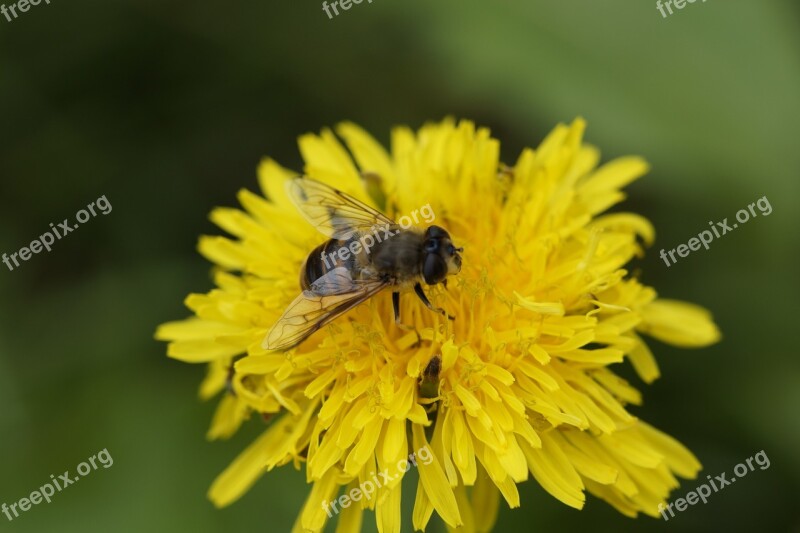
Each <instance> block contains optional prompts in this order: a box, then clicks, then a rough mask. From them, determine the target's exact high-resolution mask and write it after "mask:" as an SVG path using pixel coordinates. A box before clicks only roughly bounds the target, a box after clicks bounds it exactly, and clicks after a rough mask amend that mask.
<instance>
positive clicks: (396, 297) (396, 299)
mask: <svg viewBox="0 0 800 533" xmlns="http://www.w3.org/2000/svg"><path fill="white" fill-rule="evenodd" d="M392 308H393V309H394V323H395V324H396V325H397V327H398V328H400V329H402V330H403V331H413V332H414V333H416V334H417V342H416V344H415V346H419V345H420V344H422V337H421V336H420V334H419V331H417V328H415V327H413V326H407V325H405V324H402V323H401V322H400V293H399V292H397V291H395V292H393V293H392Z"/></svg>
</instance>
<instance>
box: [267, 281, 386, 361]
mask: <svg viewBox="0 0 800 533" xmlns="http://www.w3.org/2000/svg"><path fill="white" fill-rule="evenodd" d="M386 285H387V283H386V282H385V281H382V280H354V279H353V278H352V276H351V275H350V272H349V271H348V270H347V269H346V268H344V267H339V268H335V269H333V270H331V271H330V272H328V273H327V274H325V275H324V276H322V277H321V278H319V279H318V280H317V281H315V282H314V283H312V284H311V287H310V288H309V289H308V290H305V291H303V292H302V293H301V294H300V295H299V296H298V297H297V298H295V299H294V301H293V302H292V303H291V304H289V307H287V308H286V311H284V312H283V315H281V317H280V318H279V319H278V321H277V322H276V323H275V325H274V326H272V329H270V331H269V333H267V336H266V337H264V342H263V343H262V344H261V346H262V347H263V348H265V349H267V350H288V349H289V348H292V347H294V346H297V345H298V344H300V343H301V342H303V341H304V340H305V339H306V338H307V337H308V336H309V335H311V334H312V333H314V332H315V331H317V330H318V329H320V328H321V327H322V326H324V325H325V324H327V323H329V322H330V321H332V320H333V319H335V318H336V317H338V316H340V315H341V314H343V313H345V312H347V311H348V310H350V309H352V308H353V307H355V306H357V305H358V304H360V303H361V302H363V301H365V300H367V299H368V298H370V297H371V296H373V295H375V294H376V293H378V292H379V291H380V290H381V289H383V288H384V287H386Z"/></svg>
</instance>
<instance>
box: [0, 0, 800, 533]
mask: <svg viewBox="0 0 800 533" xmlns="http://www.w3.org/2000/svg"><path fill="white" fill-rule="evenodd" d="M6 3H8V1H6ZM290 6H291V7H290ZM798 30H800V9H798V6H797V4H796V3H795V2H790V1H788V0H787V1H772V0H771V1H759V2H754V1H750V2H744V1H735V0H725V1H724V2H722V1H716V0H712V1H709V2H706V3H701V2H697V3H694V4H688V5H687V6H686V7H685V8H684V9H683V10H682V11H678V12H676V13H675V14H674V15H672V16H671V17H669V18H666V19H664V18H662V17H661V15H660V14H659V12H658V11H657V9H656V7H655V2H654V1H638V2H633V1H630V0H629V1H625V2H623V1H621V0H607V1H603V2H597V1H596V0H585V1H561V2H555V1H552V0H551V1H544V0H542V1H522V0H516V1H511V0H501V1H498V2H489V1H488V0H482V1H478V0H461V1H455V0H446V1H439V2H430V1H428V2H425V1H422V0H403V1H402V2H400V1H399V0H374V1H373V3H372V4H368V3H366V2H364V3H362V4H361V5H355V6H353V8H352V9H350V10H349V11H347V12H343V13H342V14H341V15H339V16H338V17H336V18H334V19H333V20H329V19H328V17H327V16H326V15H325V14H324V13H323V12H322V10H321V3H320V2H317V1H306V2H288V1H284V2H269V3H268V2H264V1H260V2H256V1H234V2H225V3H223V2H189V1H166V0H158V1H156V0H139V1H136V2H134V1H108V0H104V1H102V2H101V1H99V0H96V1H77V0H71V1H69V2H65V1H61V0H52V2H51V4H50V5H46V4H44V3H42V4H40V5H39V6H37V7H32V8H31V9H30V11H28V12H27V13H25V14H23V15H21V16H20V17H19V18H18V19H17V20H14V21H13V22H11V23H9V22H6V20H5V19H4V18H0V124H1V125H2V127H0V253H2V252H5V253H13V252H15V251H17V250H18V249H19V248H21V247H22V246H25V245H27V244H28V243H29V242H30V241H31V240H32V239H33V238H35V237H36V236H38V235H40V234H41V233H43V232H44V231H46V230H47V229H48V225H49V223H50V222H55V223H57V222H58V221H60V220H62V219H63V218H65V217H72V216H73V215H74V213H75V212H76V211H77V210H78V209H80V208H82V207H83V206H85V205H86V204H88V203H89V202H91V201H93V200H94V199H96V198H97V197H99V196H101V195H106V196H107V198H108V200H109V201H110V202H111V204H112V205H113V211H112V212H111V213H110V214H109V215H107V216H99V217H97V218H95V219H93V220H92V221H91V222H89V223H87V224H86V225H85V226H83V227H81V228H80V229H79V230H78V231H76V232H73V233H72V234H70V235H69V237H68V238H65V239H64V240H62V241H59V242H57V243H56V245H55V246H54V248H53V250H52V251H51V252H50V253H46V254H45V253H42V254H39V255H36V256H34V257H33V258H32V259H31V260H29V261H28V262H27V263H24V264H23V265H22V266H21V267H19V268H18V269H16V270H14V271H13V272H10V271H8V270H7V269H6V267H5V266H4V265H2V264H0V503H2V502H6V503H11V502H13V501H16V500H18V499H19V498H22V497H25V496H26V495H28V494H29V493H30V492H31V491H32V490H34V489H36V488H37V487H39V486H40V485H42V484H43V483H45V482H47V480H48V479H49V476H50V474H56V475H58V474H59V473H61V472H63V471H64V470H67V469H70V470H73V471H74V469H75V467H76V465H77V464H78V463H79V462H80V461H82V460H84V459H85V458H87V457H89V456H91V455H93V454H94V453H96V452H98V451H99V450H102V449H103V448H107V449H108V450H109V452H110V454H111V455H112V457H113V458H114V465H113V466H112V467H111V468H109V469H107V470H106V469H100V470H98V471H97V472H94V473H92V474H90V475H89V476H88V477H86V478H85V479H83V480H81V482H80V483H79V484H77V485H73V486H71V487H69V490H66V491H65V492H63V493H60V494H58V495H56V497H55V498H54V499H53V502H52V503H50V504H49V505H46V504H40V505H38V506H36V507H34V508H33V509H32V510H30V511H28V512H27V513H25V514H24V515H22V516H21V517H20V518H18V519H16V520H15V521H13V522H8V521H7V520H6V519H5V518H4V516H3V515H0V531H19V532H33V531H35V532H39V531H67V532H73V531H74V532H77V531H80V532H94V531H97V532H105V531H125V532H128V531H130V532H138V531H159V532H161V531H164V532H172V531H189V532H206V531H209V532H210V531H223V530H224V531H281V532H282V531H288V529H289V527H290V525H291V524H292V523H293V521H294V519H295V517H296V515H297V513H298V511H299V509H300V507H301V504H302V501H303V499H304V497H305V495H306V493H307V487H306V486H305V483H304V479H303V476H301V475H300V474H299V473H297V472H295V471H294V470H293V469H291V467H286V468H283V469H281V470H279V471H277V472H273V473H272V474H270V475H268V476H266V477H265V478H263V479H262V480H261V481H260V482H259V483H258V484H257V485H256V486H255V487H254V488H253V489H252V490H251V491H250V492H249V493H248V494H247V495H246V496H245V497H244V498H243V499H242V500H240V501H239V502H237V503H236V504H234V505H233V506H231V507H229V508H226V509H224V510H221V511H218V510H215V509H214V508H213V506H212V505H211V504H210V503H209V502H208V501H207V499H206V497H205V493H206V490H207V488H208V486H209V484H210V483H211V481H212V480H213V479H214V477H215V476H216V474H217V473H218V472H220V471H221V470H222V469H223V468H224V467H225V466H226V465H227V464H228V463H229V462H230V461H231V460H232V459H233V458H234V457H235V456H236V455H237V454H238V453H239V451H241V450H242V449H243V448H244V447H245V446H246V445H247V444H248V443H249V442H250V441H251V439H252V438H253V437H254V436H255V435H257V434H258V433H259V432H260V431H261V429H262V427H263V424H262V423H261V422H260V421H259V420H257V419H255V418H254V419H253V420H252V421H251V423H250V424H248V426H247V427H246V428H245V429H244V430H243V431H241V432H240V433H239V434H237V435H236V436H235V437H234V438H233V439H231V440H230V441H226V442H217V443H209V442H207V441H206V440H205V438H204V435H205V431H206V428H207V426H208V423H209V421H210V416H211V414H212V412H213V408H214V405H215V402H212V403H201V402H199V401H198V400H197V395H196V390H197V386H198V383H199V381H200V380H201V378H202V376H203V375H204V368H203V367H202V366H190V365H186V364H182V363H179V362H176V361H172V360H169V359H167V357H166V356H165V345H163V344H162V343H158V342H156V341H154V340H153V339H152V335H153V332H154V329H155V327H156V325H157V324H159V323H161V322H163V321H167V320H173V319H179V318H182V317H184V316H186V315H187V311H186V310H185V309H184V307H183V305H182V300H183V298H184V296H185V295H186V294H188V293H189V292H204V291H206V290H208V289H209V288H210V287H211V282H210V278H209V265H208V264H207V263H206V262H205V261H204V260H203V259H202V258H201V257H200V256H199V255H198V254H197V253H196V252H195V244H196V240H197V237H198V235H199V234H201V233H212V234H213V233H216V232H217V230H216V229H215V228H214V227H213V226H212V225H211V223H210V222H208V219H207V214H208V212H209V211H210V209H211V208H212V207H214V206H218V205H223V206H230V205H235V204H236V201H235V194H236V192H237V190H239V189H240V188H242V187H246V188H250V189H253V190H254V189H255V188H256V179H255V169H256V165H257V164H258V162H259V160H260V159H261V157H262V156H265V155H271V156H273V157H275V158H277V159H278V160H279V161H280V162H282V163H283V164H285V165H286V166H289V167H291V168H295V169H299V168H300V164H301V160H300V158H299V155H298V153H297V149H296V145H295V140H296V137H297V136H298V135H299V134H302V133H304V132H308V131H318V130H319V129H320V128H321V127H323V126H326V125H332V124H335V123H337V122H338V121H340V120H344V119H348V120H353V121H355V122H357V123H359V124H361V125H363V126H364V127H366V128H367V129H368V130H369V131H371V132H372V133H373V134H375V135H376V136H377V137H378V139H380V140H381V141H382V142H384V143H385V142H386V141H387V140H388V132H389V128H390V127H391V126H392V125H394V124H409V125H411V126H413V127H418V126H419V125H421V124H422V123H423V122H424V121H426V120H438V119H440V118H442V117H444V116H446V115H452V116H455V117H465V118H470V119H473V120H475V121H477V122H478V123H480V124H482V125H486V126H489V127H490V128H491V129H492V131H493V133H494V134H495V135H496V136H497V137H499V138H500V139H501V141H502V143H503V145H502V146H503V148H502V154H503V159H504V160H505V161H506V162H513V161H514V160H515V158H516V155H517V154H518V152H519V150H520V149H521V148H522V147H524V146H535V145H536V144H537V143H538V142H539V141H540V140H541V138H542V137H543V135H545V134H546V132H548V131H549V130H550V129H551V128H552V127H553V125H554V124H555V123H556V122H559V121H569V120H571V119H573V118H574V117H575V116H579V115H580V116H583V117H585V118H586V119H587V120H588V123H589V129H588V131H587V139H588V141H589V142H591V143H593V144H595V145H597V146H599V147H600V148H601V149H602V150H603V157H604V159H605V160H607V159H609V158H611V157H615V156H618V155H623V154H629V153H632V154H641V155H643V156H645V157H646V158H647V159H648V160H649V161H650V162H651V164H652V172H651V173H650V174H649V175H648V176H647V177H646V178H644V179H643V180H641V181H639V182H637V183H635V184H634V185H633V186H631V187H630V188H629V193H630V194H629V200H628V201H627V202H626V203H625V204H624V206H623V207H624V208H625V209H628V210H633V211H637V212H641V213H643V214H645V215H646V216H648V217H649V218H650V219H651V220H652V221H653V223H654V225H655V227H656V230H657V241H656V245H655V246H654V249H653V250H650V252H649V253H648V256H647V257H646V258H645V259H644V260H643V261H640V262H637V263H636V264H635V265H634V270H636V271H641V275H642V278H643V280H644V281H645V282H646V283H648V284H652V285H654V286H655V287H656V288H657V289H658V290H659V293H660V294H662V295H663V296H666V297H672V298H680V299H685V300H690V301H693V302H697V303H699V304H701V305H704V306H706V307H708V308H709V309H711V310H712V311H713V313H714V315H715V318H716V320H717V322H718V324H719V326H720V328H721V329H722V331H723V335H724V339H723V341H722V342H721V343H719V344H718V345H716V346H713V347H711V348H708V349H703V350H695V351H687V350H676V349H672V348H670V347H668V346H665V345H661V344H659V343H655V342H653V343H652V344H651V346H653V350H654V352H655V353H656V355H657V357H658V361H659V363H660V366H661V369H662V378H661V379H660V380H658V381H657V382H655V383H654V384H653V385H652V386H649V387H648V386H644V385H643V384H641V383H640V382H639V381H638V379H636V378H635V377H633V378H632V380H633V382H634V383H635V384H637V385H638V386H640V388H641V389H642V390H643V392H644V398H645V403H644V405H643V406H642V407H638V408H633V409H632V410H633V412H634V413H635V414H636V415H637V416H640V417H642V418H644V419H645V420H647V421H649V422H651V423H652V424H654V425H656V426H657V427H660V428H662V429H664V430H665V431H667V432H668V433H670V434H672V435H674V436H676V437H677V438H679V439H680V440H682V441H683V442H684V443H685V444H687V445H688V446H689V447H690V448H691V449H692V450H693V451H694V452H695V453H696V454H697V456H698V457H699V458H700V460H701V461H702V462H703V464H704V467H705V470H704V471H703V473H702V474H701V479H704V478H705V475H706V474H711V475H716V474H719V473H721V472H731V471H732V469H733V467H734V466H735V465H736V464H737V463H739V462H740V461H743V460H744V459H746V458H747V457H750V456H752V455H754V454H755V453H756V452H758V451H759V450H762V449H763V450H764V451H765V452H766V454H767V455H768V456H769V458H770V461H771V466H770V468H769V469H767V470H764V471H761V470H756V471H755V472H753V473H750V474H749V475H748V476H747V478H746V480H742V483H737V484H735V485H732V486H729V487H727V488H726V489H725V490H723V491H722V492H719V493H717V494H714V495H713V496H712V497H711V498H710V500H709V502H708V503H707V504H706V505H696V506H694V507H690V508H689V509H688V510H686V511H684V512H683V513H680V514H679V515H678V516H677V517H676V518H675V519H673V520H671V521H669V522H666V523H665V522H663V521H661V520H655V519H652V518H647V517H640V518H639V519H635V520H631V519H628V518H625V517H623V516H622V515H619V514H618V513H617V512H616V511H614V510H613V509H612V508H611V507H609V506H608V505H607V504H605V503H603V502H601V501H599V500H597V499H595V498H594V497H589V498H588V502H587V505H586V507H585V509H584V510H583V511H581V512H578V511H575V510H573V509H570V508H568V507H566V506H565V505H563V504H561V503H559V502H558V501H557V500H555V499H553V498H552V497H550V496H549V495H548V494H546V493H545V492H544V491H543V490H542V489H541V488H540V487H539V486H538V485H537V484H536V483H535V482H533V481H529V482H527V483H526V484H524V485H523V486H522V487H521V497H522V502H523V503H522V507H521V508H520V509H517V510H513V511H511V510H508V509H507V508H505V504H502V508H501V513H500V517H499V520H498V525H497V531H542V532H549V531H585V530H586V529H587V528H590V529H591V530H594V531H672V532H678V531H753V530H756V529H757V530H760V531H777V532H783V531H800V510H798V506H797V500H798V497H797V495H798V490H799V489H800V453H798V450H799V449H800V427H799V425H798V407H800V362H798V360H799V359H800V358H799V357H798V353H797V348H796V347H797V343H794V344H792V343H791V342H790V338H791V335H792V334H793V333H792V332H793V331H794V332H796V331H797V321H798V316H800V312H799V311H800V309H798V295H799V294H798V293H799V292H800V291H798V281H797V261H798V259H799V258H800V257H799V256H800V254H798V239H797V234H796V231H797V227H798V225H797V222H798V220H797V209H798V205H797V199H798V178H799V177H800V149H798V147H797V143H798V137H800V136H799V135H798V133H800V126H798V124H799V122H798V121H799V120H800V103H799V100H798V96H799V95H800V31H798ZM764 195H766V196H767V197H768V198H769V201H770V203H771V205H772V207H773V213H772V214H771V215H770V216H768V217H763V216H759V217H758V218H756V219H754V220H751V221H750V222H749V223H747V224H745V225H742V226H740V227H739V228H738V229H736V230H735V231H734V232H733V233H729V234H728V235H726V236H724V237H723V238H721V239H720V240H718V241H714V242H713V243H712V245H711V249H710V250H709V251H705V250H702V251H698V252H694V253H693V254H691V255H690V256H689V257H687V258H684V259H681V260H680V261H679V262H678V263H677V264H676V265H674V266H672V267H670V268H667V267H666V266H665V265H664V263H663V262H661V260H660V259H658V257H657V252H658V250H659V249H660V248H662V247H663V248H673V247H675V246H677V245H678V244H680V243H684V242H686V241H688V239H689V238H690V237H692V236H694V235H696V234H697V233H698V232H699V231H701V230H703V229H705V228H706V227H707V224H708V221H709V220H721V219H723V218H725V217H729V218H732V217H733V216H734V214H735V212H736V211H737V210H739V209H740V208H742V207H745V206H746V205H747V204H748V203H751V202H754V201H756V200H757V199H758V198H760V197H761V196H764ZM275 253H276V254H279V253H280V250H275ZM787 328H788V331H787ZM620 372H621V373H622V374H623V375H625V376H631V372H630V369H629V368H628V366H627V364H625V365H620ZM729 475H730V474H729ZM699 483H700V481H699V480H698V481H687V482H685V483H684V484H683V485H682V486H681V488H680V489H678V490H677V491H676V492H675V493H673V498H677V497H681V496H683V495H685V494H686V492H688V491H689V490H692V489H693V488H695V487H696V486H697V485H698V484H699ZM412 502H413V500H412V499H411V495H410V493H408V494H406V495H404V507H406V514H404V522H403V531H410V529H411V527H410V505H411V503H412ZM365 524H366V526H365V531H373V530H374V517H373V515H372V514H368V515H365ZM432 524H433V526H432V527H431V528H430V530H432V531H440V530H442V528H441V523H440V522H436V521H434V522H432Z"/></svg>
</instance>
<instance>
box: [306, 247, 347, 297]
mask: <svg viewBox="0 0 800 533" xmlns="http://www.w3.org/2000/svg"><path fill="white" fill-rule="evenodd" d="M349 244H350V241H339V240H336V239H331V240H328V241H325V242H323V243H322V244H320V245H319V246H317V247H316V248H314V249H313V250H312V251H311V253H309V254H308V257H306V260H305V262H304V263H303V266H302V267H301V268H300V287H301V288H302V289H303V290H307V289H308V288H309V287H310V286H311V284H312V283H314V282H315V281H316V280H318V279H319V278H321V277H322V276H324V275H325V274H327V273H328V272H330V271H331V270H333V269H334V268H337V267H345V268H346V269H347V270H349V271H352V268H353V264H354V261H355V260H354V257H353V255H352V254H350V256H349V257H348V258H347V259H345V260H342V258H341V257H340V254H339V250H341V249H342V248H343V247H346V246H347V245H349Z"/></svg>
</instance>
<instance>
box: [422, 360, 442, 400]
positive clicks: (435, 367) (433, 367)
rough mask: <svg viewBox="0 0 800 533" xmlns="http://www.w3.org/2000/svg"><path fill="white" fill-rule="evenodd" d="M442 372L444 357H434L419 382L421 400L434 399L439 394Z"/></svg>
mask: <svg viewBox="0 0 800 533" xmlns="http://www.w3.org/2000/svg"><path fill="white" fill-rule="evenodd" d="M441 371H442V356H440V355H434V356H433V357H431V360H430V361H428V364H427V365H426V366H425V370H423V371H422V376H421V377H420V380H419V394H420V397H421V398H425V399H433V398H436V396H438V394H439V373H440V372H441Z"/></svg>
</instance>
